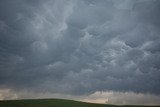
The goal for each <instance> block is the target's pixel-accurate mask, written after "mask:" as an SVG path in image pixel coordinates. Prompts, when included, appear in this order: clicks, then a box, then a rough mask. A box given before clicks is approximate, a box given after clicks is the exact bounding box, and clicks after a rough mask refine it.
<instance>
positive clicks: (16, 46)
mask: <svg viewBox="0 0 160 107" xmlns="http://www.w3.org/2000/svg"><path fill="white" fill-rule="evenodd" d="M8 7H9V8H8ZM159 11H160V2H159V1H158V0H127V1H126V0H119V1H116V0H84V1H83V0H79V1H78V0H77V1H76V0H64V1H63V0H39V1H32V0H14V1H9V0H1V1H0V88H9V89H12V90H17V91H18V90H30V91H36V92H52V93H64V94H72V95H83V94H91V93H94V92H96V91H120V92H128V91H133V92H138V93H139V92H140V93H151V94H160V91H159V90H160V78H159V77H160V42H159V41H160V36H159V34H160V32H159V31H160V30H159V29H160V20H159V19H160V13H159Z"/></svg>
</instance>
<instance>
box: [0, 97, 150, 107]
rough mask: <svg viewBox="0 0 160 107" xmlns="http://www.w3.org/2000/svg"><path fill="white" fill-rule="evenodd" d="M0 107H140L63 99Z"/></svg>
mask: <svg viewBox="0 0 160 107" xmlns="http://www.w3.org/2000/svg"><path fill="white" fill-rule="evenodd" d="M0 107H138V106H129V105H125V106H116V105H108V104H93V103H85V102H79V101H73V100H63V99H29V100H8V101H0ZM140 107H144V106H140ZM152 107H153V106H152Z"/></svg>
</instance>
